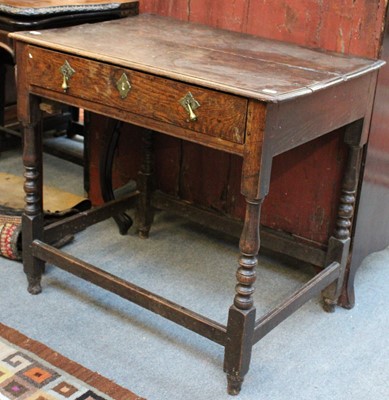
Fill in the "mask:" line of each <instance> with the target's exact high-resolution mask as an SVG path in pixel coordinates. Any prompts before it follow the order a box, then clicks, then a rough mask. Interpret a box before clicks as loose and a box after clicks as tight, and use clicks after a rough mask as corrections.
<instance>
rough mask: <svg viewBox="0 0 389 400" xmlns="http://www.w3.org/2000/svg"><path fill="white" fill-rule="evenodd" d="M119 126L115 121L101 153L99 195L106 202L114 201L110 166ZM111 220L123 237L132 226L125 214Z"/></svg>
mask: <svg viewBox="0 0 389 400" xmlns="http://www.w3.org/2000/svg"><path fill="white" fill-rule="evenodd" d="M121 126H122V123H121V122H120V121H115V125H114V128H113V130H112V132H111V135H110V136H109V138H108V141H107V148H106V150H105V151H104V152H103V156H102V159H101V162H100V187H101V195H102V197H103V199H104V201H106V202H107V201H111V200H114V199H115V194H114V192H113V188H112V166H113V159H114V155H115V150H116V147H117V144H118V141H119V137H120V128H121ZM113 219H114V220H115V222H116V224H117V226H118V227H119V232H120V234H121V235H125V234H126V233H127V232H128V230H129V229H130V228H131V226H132V224H133V220H132V218H131V217H130V216H129V215H127V214H126V213H120V214H117V215H114V216H113Z"/></svg>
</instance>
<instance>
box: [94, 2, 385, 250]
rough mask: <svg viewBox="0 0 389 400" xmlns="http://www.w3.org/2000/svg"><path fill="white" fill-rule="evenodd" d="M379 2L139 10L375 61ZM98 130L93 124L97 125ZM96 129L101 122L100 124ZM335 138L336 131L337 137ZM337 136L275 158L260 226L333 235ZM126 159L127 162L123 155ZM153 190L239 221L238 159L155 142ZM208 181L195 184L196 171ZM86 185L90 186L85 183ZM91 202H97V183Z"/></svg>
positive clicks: (168, 5) (125, 171)
mask: <svg viewBox="0 0 389 400" xmlns="http://www.w3.org/2000/svg"><path fill="white" fill-rule="evenodd" d="M385 7H386V1H385V0H338V1H331V2H330V1H324V2H323V1H321V0H288V1H287V0H274V1H271V2H270V1H267V0H251V1H249V0H232V1H228V2H226V1H224V0H215V1H212V2H210V1H205V0H143V1H141V2H140V11H141V12H150V13H156V14H160V15H166V16H171V17H174V18H177V19H182V20H187V21H194V22H200V23H203V24H206V25H210V26H214V27H219V28H225V29H229V30H233V31H238V32H245V33H251V34H255V35H258V36H261V37H266V38H271V39H276V40H281V41H285V42H291V43H296V44H299V45H303V46H308V47H311V48H322V49H325V50H329V51H337V52H342V53H345V54H353V55H358V56H362V57H368V58H376V57H377V56H378V55H379V51H380V46H381V38H382V26H383V20H384V16H385ZM96 125H99V124H96ZM100 126H101V124H100ZM132 131H134V130H133V129H131V127H129V126H127V127H125V128H124V131H123V135H122V137H121V143H120V147H119V155H118V160H116V161H115V163H116V164H115V165H116V168H117V171H118V173H117V175H116V176H115V182H116V184H119V183H120V182H124V181H125V180H126V179H128V178H130V177H133V178H134V177H136V167H135V165H134V164H135V162H134V160H133V159H131V164H132V169H131V165H126V163H128V162H127V161H126V158H127V157H125V156H124V154H125V155H126V156H127V155H128V153H129V152H130V154H131V151H132V153H133V154H135V153H136V150H135V149H136V146H133V148H132V149H131V144H133V141H134V139H133V136H131V137H132V139H131V143H130V144H128V143H126V142H127V140H126V137H127V138H128V137H129V136H130V134H131V132H132ZM340 133H341V132H340ZM340 136H341V135H337V132H334V133H332V134H329V135H326V136H323V137H321V138H319V139H318V140H316V141H315V142H313V143H309V144H307V145H304V146H301V147H300V148H296V149H293V150H291V151H289V152H287V153H285V154H282V155H280V156H277V157H276V158H275V160H274V163H273V172H272V181H271V186H270V193H269V195H268V197H267V199H266V200H265V203H264V205H263V209H262V219H261V222H262V223H263V224H264V225H266V226H270V227H272V228H275V229H280V230H283V231H286V232H291V233H293V234H295V235H297V236H301V237H303V238H305V239H308V240H310V241H313V242H316V243H318V245H321V244H325V243H326V241H327V239H328V237H329V235H330V234H331V233H332V230H333V223H332V221H333V220H334V216H335V213H336V208H337V200H338V198H339V193H340V179H341V173H342V170H343V168H344V164H345V156H346V150H345V148H344V146H343V144H342V142H341V140H340ZM98 147H99V142H97V141H96V142H95V143H93V144H92V148H93V151H92V152H91V153H92V154H91V161H92V164H91V170H90V173H91V181H92V182H93V183H97V181H98V175H99V174H98V168H97V166H98V152H96V151H95V150H96V149H97V148H98ZM130 158H131V157H130ZM156 159H157V161H158V162H159V163H160V164H159V165H160V167H159V168H158V170H157V182H156V183H157V186H158V187H159V188H161V189H162V190H164V191H166V192H167V193H169V194H175V195H178V196H180V197H182V198H185V199H187V200H188V201H193V202H196V203H197V204H200V205H204V206H207V207H211V208H213V209H216V210H220V211H222V212H224V213H227V214H230V215H232V216H234V217H237V218H242V216H243V213H244V201H243V199H242V196H241V195H240V175H241V160H240V158H239V157H237V156H234V155H226V154H222V153H219V152H217V151H214V150H211V149H203V148H201V147H199V146H197V145H195V144H192V143H186V142H181V141H179V140H176V139H174V138H165V137H159V138H158V140H157V142H156ZM199 166H201V174H205V175H203V176H206V177H207V179H201V174H200V173H199ZM92 186H93V185H92ZM93 190H94V194H92V199H93V200H94V201H96V202H98V201H99V200H100V199H99V194H98V186H95V187H93Z"/></svg>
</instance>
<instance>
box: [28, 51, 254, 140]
mask: <svg viewBox="0 0 389 400" xmlns="http://www.w3.org/2000/svg"><path fill="white" fill-rule="evenodd" d="M65 62H67V63H68V64H69V65H70V66H71V68H72V70H73V71H74V72H73V73H72V75H71V77H70V78H69V79H68V80H67V84H68V89H67V95H68V96H70V98H71V97H72V96H73V97H77V98H82V99H85V100H88V101H92V102H94V103H99V104H104V105H109V106H111V107H115V108H118V109H121V110H126V111H128V112H131V113H135V114H138V115H143V116H145V117H149V118H153V119H155V120H158V121H163V122H166V123H169V124H173V125H176V126H180V127H183V128H186V129H188V130H192V131H195V132H199V133H203V134H205V135H210V136H214V137H219V138H221V139H224V140H228V141H231V142H235V143H243V142H244V132H245V121H246V113H247V100H246V99H244V98H241V97H238V96H233V95H228V94H225V93H222V92H218V91H213V90H209V89H204V88H201V87H198V86H194V85H190V84H185V83H181V82H176V81H174V80H170V79H165V78H161V77H158V76H154V75H151V74H147V73H143V72H139V71H134V70H130V69H123V68H119V67H117V66H114V65H110V64H102V63H98V62H96V61H92V60H85V59H82V58H78V57H73V56H68V55H66V54H61V53H57V52H54V51H50V50H44V49H41V48H38V47H34V46H30V47H29V63H28V68H29V71H28V76H29V82H30V83H31V84H32V85H34V84H36V85H38V86H40V87H43V88H45V89H49V90H53V91H56V92H63V88H62V84H63V79H64V78H63V75H62V73H61V71H60V69H61V67H62V66H63V65H64V64H65ZM121 78H122V79H124V81H120V79H121ZM125 79H127V80H128V82H129V84H130V86H131V88H130V89H129V91H128V93H123V92H122V93H121V92H120V91H119V89H118V87H120V88H122V87H124V88H125V87H126V85H127V83H126V82H125ZM118 82H120V83H118ZM187 95H189V96H190V95H192V96H193V97H194V99H195V101H197V103H198V104H199V106H198V107H197V108H196V105H195V103H192V105H191V107H190V108H191V109H192V111H193V113H194V114H195V116H196V117H197V119H196V120H191V119H190V109H189V107H187V108H185V107H184V106H183V105H182V104H181V102H180V101H181V100H182V99H183V98H185V96H187ZM192 118H194V115H193V114H192Z"/></svg>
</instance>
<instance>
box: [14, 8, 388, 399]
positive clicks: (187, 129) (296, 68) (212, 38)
mask: <svg viewBox="0 0 389 400" xmlns="http://www.w3.org/2000/svg"><path fill="white" fill-rule="evenodd" d="M11 37H12V39H13V40H14V41H15V43H16V54H17V64H18V68H19V75H18V115H19V119H20V122H21V124H22V125H23V128H24V154H23V162H24V166H25V177H26V181H25V186H24V187H25V192H26V207H25V214H24V217H23V260H24V261H23V263H24V270H25V273H26V275H27V279H28V290H29V291H30V293H32V294H37V293H39V292H40V291H41V285H40V282H41V275H42V270H43V266H44V263H45V262H49V263H52V264H54V265H56V266H58V267H59V268H62V269H64V270H66V271H68V272H70V273H72V274H74V275H76V276H78V277H80V278H82V279H85V280H87V281H90V282H92V283H94V284H96V285H98V286H100V287H102V288H104V289H106V290H108V291H110V292H113V293H116V294H118V295H119V296H121V297H124V298H126V299H128V300H130V301H132V302H134V303H136V304H138V305H140V306H142V307H145V308H148V309H150V310H152V311H154V312H155V313H157V314H160V315H162V316H163V317H165V318H168V319H170V320H172V321H174V322H176V323H178V324H180V325H182V326H184V327H186V328H188V329H190V330H192V331H194V332H197V333H198V334H200V335H202V336H205V337H206V338H208V339H210V340H212V341H214V342H216V343H218V344H220V345H222V346H224V348H225V358H224V370H225V372H226V373H227V379H228V392H229V393H230V394H237V393H239V391H240V389H241V385H242V382H243V378H244V376H245V374H246V373H247V372H248V369H249V364H250V357H251V350H252V346H253V345H254V344H255V343H256V342H258V341H259V340H260V339H261V338H263V337H264V336H265V335H266V334H267V333H268V332H270V331H271V330H272V329H273V328H274V327H275V326H277V325H278V324H279V323H280V322H282V321H283V320H284V319H285V318H287V317H288V316H289V315H291V314H292V313H293V312H294V311H296V310H297V309H298V308H299V307H300V306H301V305H302V304H304V303H305V302H306V301H307V300H309V299H310V298H312V297H313V296H316V295H317V294H318V293H320V292H322V293H323V294H322V295H323V301H324V305H325V308H326V309H327V310H331V309H333V308H334V307H335V304H336V303H337V298H338V296H339V293H340V288H341V286H342V284H343V277H344V269H345V265H346V263H347V257H348V254H349V244H350V230H351V227H352V218H353V212H354V205H355V193H356V186H357V182H358V171H359V166H360V163H361V156H362V152H363V148H364V146H365V144H366V142H367V138H368V127H369V121H370V115H371V108H372V102H373V97H374V89H375V84H376V78H377V70H378V68H379V67H380V66H381V65H382V64H383V62H381V61H375V60H367V59H361V58H357V57H350V56H344V55H341V54H334V53H326V52H321V51H316V50H310V49H306V48H302V47H299V46H295V45H290V44H285V43H282V42H276V41H271V40H265V39H260V38H257V37H253V36H248V35H243V34H237V33H233V32H228V31H222V30H217V29H212V28H209V27H206V26H202V25H196V24H191V23H187V22H180V21H176V20H172V19H169V18H164V17H158V16H152V15H140V16H136V17H131V18H125V19H121V20H116V21H109V22H103V23H101V24H98V25H80V26H76V27H71V28H61V29H53V30H47V31H33V32H24V33H14V34H12V35H11ZM42 98H45V99H46V98H47V99H51V100H55V101H58V102H62V103H65V104H68V105H72V106H76V107H80V108H84V109H86V110H90V111H93V112H96V113H100V114H103V115H106V116H109V117H113V118H116V119H119V120H122V121H125V122H129V123H132V124H135V125H139V126H142V127H144V128H146V129H147V131H146V133H145V137H144V146H143V149H142V152H143V154H144V157H143V163H142V166H141V168H140V172H139V182H138V190H137V191H135V192H134V193H133V194H131V195H130V196H128V197H127V198H126V199H121V200H114V201H112V202H108V203H106V204H105V205H103V206H101V207H97V208H95V209H93V210H91V211H87V212H85V213H82V215H79V216H75V217H71V218H68V219H66V220H64V221H63V222H60V223H56V224H52V225H50V226H47V227H43V225H42V174H41V172H42V148H41V147H42V146H41V141H42V139H41V132H40V129H39V126H40V119H41V112H40V108H39V106H40V103H41V99H42ZM341 126H347V129H346V133H345V137H344V140H345V142H346V143H347V145H348V147H349V156H348V163H347V166H346V170H345V172H344V180H343V186H342V193H341V197H340V199H339V206H338V207H339V211H338V216H337V221H336V230H335V232H334V234H333V236H332V237H331V238H330V239H329V243H328V249H327V253H326V254H327V255H326V259H325V265H324V267H325V268H324V269H323V270H322V272H320V273H318V274H317V275H316V276H315V277H314V278H312V279H311V280H310V281H309V282H307V283H306V284H305V285H303V286H302V287H301V289H299V290H298V291H297V292H295V293H294V294H293V295H292V296H291V297H289V298H288V299H286V300H285V301H284V302H283V303H282V304H281V305H279V306H278V307H276V308H275V309H274V310H272V311H270V312H269V313H268V314H266V315H264V316H261V317H260V318H258V319H256V315H255V314H256V311H255V306H254V304H253V292H254V282H255V280H256V267H257V253H258V251H259V247H260V235H259V219H260V209H261V203H262V201H263V199H264V198H265V196H266V194H267V193H268V191H269V180H270V173H271V166H272V159H273V157H274V156H276V155H278V154H280V153H283V152H285V151H287V150H289V149H292V148H294V147H296V146H299V145H301V144H303V143H306V142H308V141H311V140H313V139H315V138H317V137H319V136H321V135H324V134H326V133H328V132H330V131H333V130H334V129H336V128H338V127H341ZM153 131H157V132H160V133H162V134H166V135H172V136H175V137H179V138H181V139H184V140H189V141H193V142H196V143H199V144H201V145H203V146H209V147H212V148H215V149H218V150H220V151H224V152H228V153H232V154H237V155H239V156H241V157H243V170H242V178H241V192H242V194H243V195H244V197H245V199H246V216H245V219H244V226H243V231H242V234H241V238H240V244H239V248H240V258H239V265H238V268H237V273H236V278H234V279H236V280H237V285H236V292H235V296H234V299H233V304H232V306H231V307H230V309H229V317H228V323H227V325H226V326H224V325H222V324H220V323H218V322H217V321H214V320H210V319H209V318H206V317H205V316H203V315H199V314H198V313H195V312H193V311H191V310H188V309H186V308H183V307H182V306H180V305H179V304H176V303H173V302H171V301H169V300H167V299H165V298H162V297H160V296H158V295H157V294H154V293H151V292H149V291H147V290H145V289H143V288H140V287H138V286H136V285H134V284H132V283H130V282H127V281H125V280H123V279H121V278H119V277H116V276H113V275H111V274H109V273H107V272H105V271H103V270H102V269H99V268H98V267H96V266H93V265H90V264H88V263H86V262H84V261H82V260H80V259H77V258H75V257H73V256H71V255H68V254H66V253H65V252H63V251H60V250H58V249H56V248H53V247H52V246H50V245H48V244H47V243H45V238H46V237H48V236H50V237H51V238H53V236H61V235H64V234H67V233H71V232H72V233H75V232H77V231H79V230H80V229H82V228H85V227H87V226H89V225H91V224H93V223H96V222H99V221H101V220H103V219H106V218H109V217H110V216H112V215H115V214H117V213H120V212H122V211H123V210H124V209H126V208H128V207H129V206H130V205H133V204H135V203H136V204H137V207H138V214H139V226H138V230H139V234H140V236H141V237H144V238H147V237H148V235H149V230H150V226H151V223H152V208H151V206H150V204H151V198H152V196H153V192H152V190H151V189H152V184H151V181H152V172H153V163H152V137H153V135H154V133H153ZM91 134H93V132H91ZM204 179H206V177H204Z"/></svg>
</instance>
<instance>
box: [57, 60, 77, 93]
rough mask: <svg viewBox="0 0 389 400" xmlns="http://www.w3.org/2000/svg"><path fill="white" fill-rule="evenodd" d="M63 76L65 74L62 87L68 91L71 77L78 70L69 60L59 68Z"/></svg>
mask: <svg viewBox="0 0 389 400" xmlns="http://www.w3.org/2000/svg"><path fill="white" fill-rule="evenodd" d="M59 70H60V72H61V74H62V76H63V81H62V86H61V87H62V89H63V91H64V92H65V93H66V91H67V90H68V89H69V79H70V78H71V77H72V76H73V74H74V73H75V72H76V71H75V70H74V69H73V68H72V67H71V66H70V64H69V63H68V61H67V60H65V62H64V63H63V65H62V67H61V68H60V69H59Z"/></svg>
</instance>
